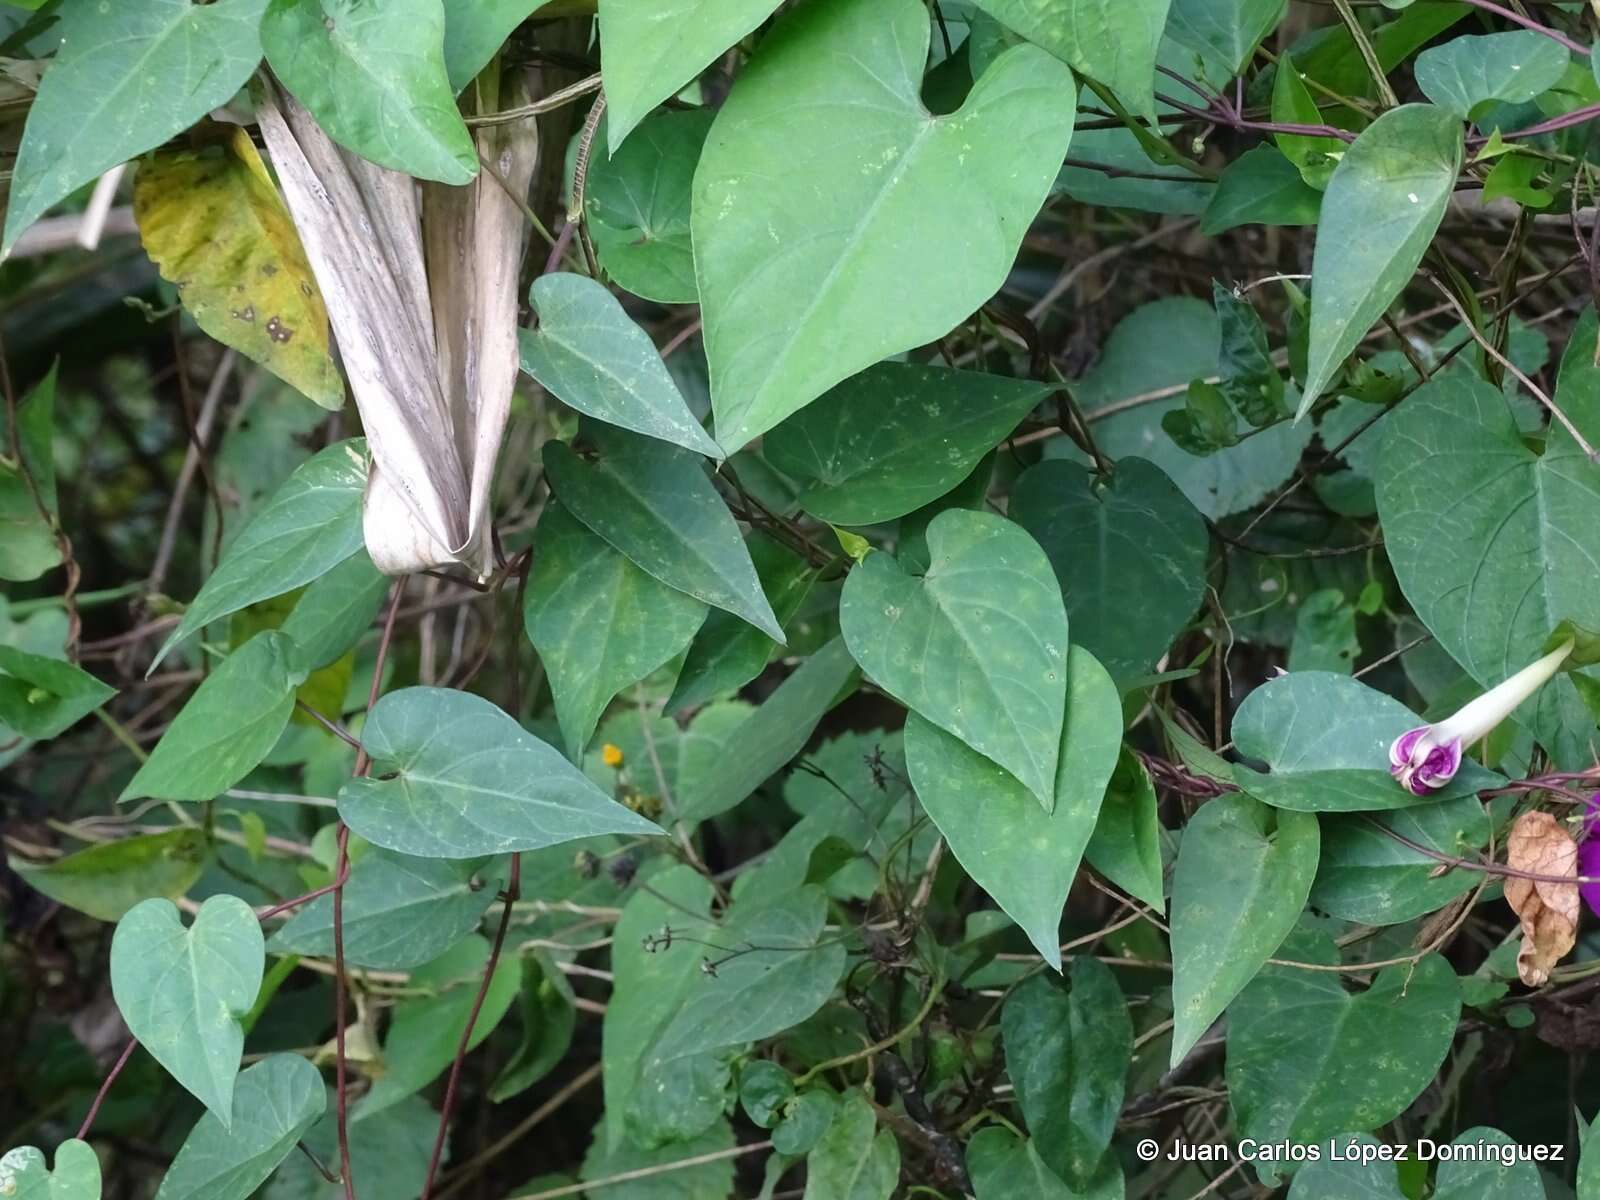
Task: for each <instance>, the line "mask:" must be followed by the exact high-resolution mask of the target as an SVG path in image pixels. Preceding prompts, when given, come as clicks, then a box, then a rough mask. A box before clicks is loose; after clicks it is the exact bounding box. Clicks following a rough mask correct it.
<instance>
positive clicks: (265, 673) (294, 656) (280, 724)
mask: <svg viewBox="0 0 1600 1200" xmlns="http://www.w3.org/2000/svg"><path fill="white" fill-rule="evenodd" d="M308 674H309V672H307V670H306V667H305V663H304V662H303V661H302V659H301V657H300V652H299V649H298V648H297V647H296V646H295V644H294V643H293V642H292V641H290V640H289V639H288V638H287V637H285V636H284V635H283V634H281V633H279V632H277V631H275V630H268V631H267V632H265V633H258V634H256V635H255V637H253V638H251V639H250V640H249V641H248V642H246V643H245V644H244V645H242V646H240V647H239V648H238V649H237V650H235V651H234V652H233V653H232V654H230V655H228V657H227V658H225V659H224V660H223V661H222V665H221V666H219V667H218V668H217V669H216V670H215V671H213V672H212V673H211V674H210V675H208V676H207V677H206V679H205V681H204V682H203V683H201V685H200V686H199V687H198V688H196V689H195V693H194V695H193V696H191V697H189V702H188V703H187V704H185V705H184V706H183V708H182V710H181V711H180V712H179V713H178V715H177V717H176V718H175V719H174V720H173V722H172V724H171V725H170V726H168V727H167V731H166V733H164V734H162V735H161V740H160V741H159V742H157V743H156V748H155V750H153V751H152V752H151V754H150V757H149V758H148V759H147V760H146V761H145V762H144V763H143V764H142V765H141V766H140V767H139V770H138V772H137V773H136V774H135V775H134V777H133V778H132V779H130V780H128V786H127V787H125V788H123V789H122V794H121V795H120V796H118V797H117V800H118V802H119V803H120V802H121V801H124V800H138V799H140V798H141V797H143V796H154V797H157V798H158V799H161V800H210V799H211V798H212V797H214V796H216V795H218V794H220V793H222V792H225V791H227V790H228V789H229V788H231V787H232V786H233V785H234V784H236V783H238V782H239V780H241V779H243V778H244V777H245V776H246V775H248V774H249V773H250V772H251V771H252V770H254V769H255V768H256V766H257V765H258V764H259V763H260V762H261V760H262V759H263V758H265V757H266V756H267V754H268V753H269V752H271V750H272V748H273V746H275V745H277V744H278V738H279V737H281V736H282V735H283V729H284V726H285V725H287V724H288V723H289V714H290V713H292V712H293V711H294V694H295V689H296V688H298V687H299V686H300V685H301V684H302V683H304V682H305V681H306V676H307V675H308Z"/></svg>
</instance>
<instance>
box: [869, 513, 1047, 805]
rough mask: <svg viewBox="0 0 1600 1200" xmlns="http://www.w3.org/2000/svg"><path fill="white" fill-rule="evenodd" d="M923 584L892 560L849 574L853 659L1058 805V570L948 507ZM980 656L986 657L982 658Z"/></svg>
mask: <svg viewBox="0 0 1600 1200" xmlns="http://www.w3.org/2000/svg"><path fill="white" fill-rule="evenodd" d="M928 550H929V553H930V556H931V559H932V565H931V566H930V567H929V568H928V572H927V574H925V575H924V576H922V577H921V578H920V579H918V578H915V577H913V576H911V575H907V574H906V573H905V571H904V569H903V568H902V567H901V566H900V564H899V563H897V562H896V561H895V560H894V559H893V558H891V557H890V556H889V555H887V554H870V555H868V556H867V559H866V561H865V562H863V563H862V564H861V565H860V566H858V567H856V568H855V569H854V570H853V571H851V572H850V574H849V576H848V578H846V580H845V585H844V594H843V596H842V597H841V599H840V603H839V625H840V629H841V631H842V632H843V634H844V639H845V642H846V643H847V644H848V645H849V647H850V653H851V654H852V655H853V656H854V657H855V660H856V661H857V662H858V663H860V664H861V667H862V669H863V670H864V671H865V672H866V673H867V675H868V677H869V678H871V679H872V681H873V682H874V683H876V684H877V685H878V686H879V687H881V688H883V689H884V690H885V691H886V692H888V693H889V694H890V695H891V696H893V697H894V698H895V699H896V700H898V701H900V702H901V703H902V704H904V705H905V706H906V707H907V708H910V709H912V710H913V711H915V712H917V713H919V714H920V715H921V716H923V717H925V718H926V719H927V720H929V721H931V722H932V723H933V724H935V725H937V726H939V727H940V728H941V729H943V730H945V731H946V732H948V733H953V734H955V735H956V737H958V738H960V739H961V740H962V741H963V742H965V743H966V744H967V745H969V746H971V747H972V748H973V749H974V750H976V751H978V752H979V753H980V754H983V755H986V756H987V757H989V758H991V759H993V760H994V761H995V762H997V763H999V764H1000V765H1001V766H1002V767H1004V768H1005V769H1006V770H1008V771H1010V772H1011V773H1012V774H1013V775H1015V776H1016V777H1017V778H1018V779H1019V780H1021V782H1022V783H1023V784H1024V786H1026V787H1027V789H1028V790H1029V791H1030V792H1032V793H1033V794H1034V795H1035V796H1036V797H1038V800H1039V803H1040V804H1042V805H1043V806H1044V808H1045V811H1046V812H1049V811H1050V809H1051V807H1052V805H1053V804H1054V798H1055V779H1056V763H1057V759H1058V756H1059V753H1060V746H1061V724H1062V720H1063V718H1064V715H1065V711H1066V665H1067V662H1066V659H1067V614H1066V610H1065V609H1064V608H1063V606H1062V603H1061V589H1060V587H1059V586H1058V585H1057V584H1056V580H1055V575H1054V573H1053V572H1052V571H1051V569H1050V563H1049V561H1048V560H1047V559H1046V558H1045V556H1044V553H1043V552H1042V551H1041V550H1040V549H1039V545H1038V543H1037V542H1035V541H1034V540H1033V539H1032V538H1030V537H1029V536H1028V535H1027V534H1026V533H1024V532H1023V531H1022V530H1021V529H1020V528H1018V527H1017V526H1016V525H1014V524H1012V523H1011V522H1009V521H1006V520H1004V519H1003V518H1001V517H997V516H994V515H993V514H990V513H975V512H967V511H965V510H962V509H950V510H948V511H946V512H942V513H940V514H939V515H938V516H937V517H935V518H934V519H933V521H932V522H931V523H930V524H929V525H928ZM980 648H981V649H980Z"/></svg>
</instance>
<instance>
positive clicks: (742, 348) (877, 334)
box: [602, 0, 1075, 453]
mask: <svg viewBox="0 0 1600 1200" xmlns="http://www.w3.org/2000/svg"><path fill="white" fill-rule="evenodd" d="M648 2H649V3H650V7H651V10H652V13H653V14H654V13H657V12H659V10H660V5H659V3H657V0H648ZM602 23H603V22H602ZM929 33H930V23H929V20H928V14H927V11H926V9H925V8H924V7H923V5H922V4H921V3H919V0H820V2H819V3H814V4H807V5H804V6H802V7H800V8H798V9H796V10H795V11H793V12H791V13H789V14H787V15H786V16H785V17H783V18H782V19H780V21H779V22H778V24H777V26H776V27H775V28H774V29H773V31H772V32H771V33H770V34H768V35H767V37H766V38H765V39H763V41H762V43H761V45H760V47H759V48H758V49H757V51H756V53H755V55H754V56H753V57H752V59H751V61H750V63H749V65H748V66H747V67H746V68H745V70H744V71H743V73H742V74H741V75H740V76H739V79H738V81H737V83H736V84H735V85H734V88H733V91H732V94H731V95H730V96H729V97H728V101H727V103H726V104H725V105H724V106H723V108H722V110H721V112H719V113H718V114H717V120H716V124H715V125H714V126H713V127H712V131H711V137H710V139H709V140H708V141H707V142H706V147H705V152H704V153H703V154H702V155H701V158H700V166H699V169H698V170H697V172H696V174H695V197H694V218H693V228H694V248H695V271H696V274H697V275H698V279H699V291H700V303H701V311H702V312H703V314H704V318H705V340H706V353H707V357H708V359H709V362H710V368H711V397H712V407H713V409H714V410H715V412H716V432H717V440H718V442H720V443H721V444H722V446H723V448H724V449H726V450H727V451H728V452H730V453H732V452H733V451H735V450H737V449H739V448H740V447H741V446H743V445H745V443H747V442H749V441H750V440H751V439H752V438H754V437H756V436H758V435H759V434H761V433H764V432H765V431H767V430H768V429H771V428H772V427H773V426H774V425H776V424H777V423H778V422H779V421H782V420H783V419H784V418H785V417H787V416H789V414H791V413H793V412H796V411H798V410H799V409H801V408H803V407H804V406H805V405H807V404H809V403H810V402H811V401H812V400H814V399H816V398H817V397H818V396H820V395H821V394H822V393H823V392H825V391H827V390H828V389H829V388H830V387H832V386H833V385H834V384H836V383H838V382H840V381H841V380H843V379H846V378H848V377H849V376H851V375H853V374H855V373H856V372H857V371H860V370H862V369H863V368H864V367H867V366H869V365H871V364H872V363H875V362H877V361H879V360H880V359H883V358H886V357H888V356H889V355H891V354H895V353H897V352H899V351H903V350H908V349H910V348H912V347H914V346H919V345H922V344H923V343H925V342H928V341H929V340H931V339H933V338H937V337H941V336H943V335H944V334H945V333H946V332H947V331H948V330H949V329H950V328H951V327H952V326H954V325H955V324H957V323H958V322H960V321H962V320H964V319H965V318H966V317H967V316H968V315H969V314H971V312H972V311H973V309H975V308H977V307H978V306H979V305H980V304H982V303H983V302H984V301H986V300H987V299H988V298H989V297H990V296H992V295H993V294H994V293H995V292H996V291H997V290H998V289H999V287H1000V285H1001V284H1002V283H1003V282H1004V281H1005V278H1006V276H1007V274H1008V273H1009V272H1010V270H1011V266H1012V262H1013V260H1014V259H1015V257H1016V253H1017V248H1018V246H1019V244H1020V240H1021V237H1022V234H1023V232H1024V230H1025V229H1026V228H1027V226H1028V223H1029V222H1030V221H1032V220H1033V218H1034V216H1035V215H1036V214H1037V213H1038V211H1039V207H1040V205H1041V204H1042V203H1043V201H1044V199H1045V196H1046V193H1047V192H1048V190H1049V186H1050V181H1051V180H1052V179H1054V178H1055V175H1056V171H1057V169H1058V168H1059V167H1060V165H1061V159H1062V156H1063V155H1064V154H1065V153H1066V149H1067V142H1068V140H1069V139H1070V137H1071V135H1072V120H1073V114H1074V111H1075V104H1074V90H1075V89H1074V84H1073V81H1072V77H1071V75H1070V73H1069V72H1068V71H1067V69H1066V67H1064V66H1063V65H1062V64H1060V63H1059V62H1057V61H1055V60H1054V59H1052V58H1051V57H1050V56H1049V55H1048V54H1046V53H1045V52H1044V51H1042V50H1039V49H1038V48H1036V47H1033V46H1014V47H1012V48H1011V49H1009V50H1007V51H1005V52H1004V53H1003V54H1001V55H1000V57H999V58H997V59H996V60H995V61H994V63H993V64H992V65H991V66H990V68H989V70H988V71H986V72H985V73H984V75H983V77H982V78H981V79H979V80H978V81H977V83H976V84H975V85H974V86H973V88H972V91H971V93H970V94H969V95H968V97H967V101H966V103H965V104H964V105H963V106H962V107H961V109H960V110H959V111H957V112H955V113H952V114H950V115H949V116H941V117H934V116H930V114H929V113H928V112H927V110H926V109H924V108H923V106H922V100H921V98H920V95H919V88H920V85H921V81H922V72H923V66H924V64H925V62H926V60H927V51H928V38H929ZM841 113H849V114H850V122H851V131H850V137H849V138H848V139H841V138H840V136H839V119H840V114H841ZM974 229H981V230H982V234H983V236H981V237H972V236H971V233H972V231H973V230H974ZM929 246H938V247H940V252H939V253H937V254H929V253H928V252H927V249H928V247H929Z"/></svg>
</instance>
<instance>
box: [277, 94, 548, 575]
mask: <svg viewBox="0 0 1600 1200" xmlns="http://www.w3.org/2000/svg"><path fill="white" fill-rule="evenodd" d="M499 98H500V100H502V101H504V102H505V106H508V107H509V106H514V105H515V103H517V102H518V101H519V100H522V99H525V96H523V95H522V94H521V87H520V82H519V81H518V80H517V79H515V78H514V77H508V78H507V79H506V80H505V81H504V85H503V89H502V95H501V96H500V97H499ZM257 115H258V117H259V119H260V123H261V132H262V136H263V138H264V139H265V141H266V144H267V149H268V151H269V152H270V153H271V155H272V160H273V164H274V165H275V166H276V167H277V170H278V176H279V179H280V180H281V181H282V183H283V190H284V195H285V198H286V199H287V200H288V204H289V210H290V212H291V213H292V214H293V216H294V222H295V225H296V227H297V228H298V229H299V231H300V236H301V239H302V241H303V242H304V243H305V248H306V254H307V256H308V257H309V258H310V260H311V265H312V269H313V270H314V272H315V273H316V277H317V281H318V283H319V284H320V285H321V288H322V293H323V296H324V297H325V299H326V301H327V306H328V318H329V321H330V322H331V323H332V325H333V332H334V337H335V338H336V340H337V341H338V343H339V350H340V353H341V355H342V356H343V358H344V364H345V370H346V371H347V372H348V374H349V376H350V384H351V390H352V391H353V392H354V393H355V399H356V407H357V408H358V409H360V411H361V423H362V426H363V428H364V430H365V432H366V435H367V441H368V444H369V445H370V447H371V449H372V457H373V469H372V471H371V474H370V476H369V482H368V484H367V494H366V501H365V504H364V506H363V513H362V528H363V532H364V534H365V536H366V542H367V551H368V553H369V554H370V555H371V556H372V561H373V562H374V563H375V564H376V565H377V566H378V568H379V569H380V570H382V571H384V572H385V573H386V574H390V575H399V574H405V573H407V572H410V571H416V570H421V569H424V568H428V567H440V566H446V565H449V564H451V563H461V564H462V565H464V566H466V567H467V568H468V569H469V570H472V571H473V572H475V573H476V574H478V575H479V576H480V577H482V576H484V575H487V574H488V572H489V569H490V566H491V563H492V557H491V547H490V539H489V537H488V512H487V510H488V495H489V481H490V477H491V475H492V473H493V471H494V463H495V458H496V456H497V455H498V453H499V449H500V440H501V436H502V434H503V433H504V431H505V424H506V418H507V416H508V415H509V412H510V405H511V391H512V387H513V386H514V384H515V382H516V374H517V343H516V322H517V289H516V285H517V278H516V265H517V264H518V263H519V262H520V261H521V257H522V256H521V254H520V252H519V250H518V247H519V246H520V243H521V239H522V237H523V216H522V208H521V205H520V203H519V201H518V199H517V197H520V196H522V195H523V194H525V193H526V191H527V189H528V184H529V182H530V180H531V179H532V176H533V169H534V163H535V159H536V157H537V151H538V140H537V134H536V132H535V126H534V125H533V124H532V122H518V123H515V124H511V125H502V126H495V127H491V128H488V129H485V130H482V131H480V133H479V135H478V152H479V154H480V155H481V156H482V157H483V159H484V161H486V162H487V163H489V164H490V165H491V167H492V174H491V172H490V171H482V172H479V174H478V176H477V177H476V178H475V179H474V180H473V181H472V182H471V183H469V184H466V185H465V186H463V187H447V186H445V185H442V184H425V185H423V188H422V189H421V195H420V196H419V189H418V187H417V184H416V182H415V181H414V180H412V179H411V178H410V177H409V176H406V175H403V174H400V173H399V172H396V171H391V170H388V169H387V168H384V167H379V166H377V165H375V164H373V163H370V162H368V161H366V160H365V159H362V158H359V157H357V156H356V155H354V154H351V153H350V152H349V151H346V150H344V149H342V148H340V147H339V146H337V145H335V144H334V143H333V142H332V141H331V140H330V139H329V138H328V136H327V134H325V133H324V132H323V131H322V129H321V128H320V127H319V126H318V125H317V123H316V121H315V120H313V119H312V117H311V115H310V114H309V113H308V112H306V110H305V109H304V108H302V107H301V106H300V105H299V103H298V102H297V101H296V100H295V99H294V97H292V96H290V95H288V94H287V93H284V92H281V91H279V90H278V88H277V87H276V85H275V84H274V83H273V82H272V81H271V80H270V79H268V80H264V81H263V85H262V87H261V89H260V96H259V102H258V105H257Z"/></svg>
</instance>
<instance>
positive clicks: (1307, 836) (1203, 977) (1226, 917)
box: [1172, 792, 1319, 1066]
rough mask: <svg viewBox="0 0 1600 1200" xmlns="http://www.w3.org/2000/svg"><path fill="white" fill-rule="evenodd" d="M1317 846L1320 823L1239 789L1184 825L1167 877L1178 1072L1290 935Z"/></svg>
mask: <svg viewBox="0 0 1600 1200" xmlns="http://www.w3.org/2000/svg"><path fill="white" fill-rule="evenodd" d="M1318 844H1319V831H1318V828H1317V819H1316V817H1314V816H1312V815H1311V814H1310V813H1300V812H1290V811H1287V810H1282V811H1280V810H1278V809H1272V808H1268V807H1267V806H1266V805H1264V804H1262V803H1260V802H1259V801H1256V800H1253V799H1251V798H1250V797H1249V796H1246V795H1245V794H1243V793H1242V792H1232V793H1230V794H1228V795H1225V796H1218V797H1217V798H1216V799H1215V800H1211V801H1208V802H1207V803H1206V804H1205V806H1204V807H1202V808H1201V809H1200V811H1199V812H1198V813H1196V814H1195V815H1194V817H1193V818H1192V819H1191V820H1190V821H1189V825H1188V827H1187V828H1186V829H1185V830H1184V831H1183V843H1182V845H1181V846H1180V847H1179V849H1178V861H1177V865H1176V866H1175V867H1174V868H1173V875H1172V1008H1173V1029H1172V1063H1173V1065H1174V1066H1176V1065H1177V1063H1178V1062H1179V1061H1181V1060H1182V1058H1183V1056H1184V1055H1185V1054H1187V1053H1189V1051H1190V1050H1191V1049H1193V1047H1194V1044H1195V1043H1196V1042H1198V1041H1199V1040H1200V1038H1201V1036H1202V1035H1203V1034H1204V1033H1205V1031H1206V1030H1207V1029H1208V1028H1209V1027H1210V1025H1211V1022H1212V1021H1215V1020H1216V1019H1217V1018H1218V1017H1219V1016H1221V1015H1222V1010H1223V1009H1225V1008H1227V1007H1228V1004H1229V1003H1230V1002H1231V1001H1232V1000H1233V998H1234V997H1235V996H1237V995H1238V994H1239V991H1240V989H1242V988H1243V987H1244V985H1245V984H1247V983H1249V982H1250V980H1251V979H1252V978H1253V977H1254V976H1255V973H1256V972H1257V971H1258V970H1260V969H1261V964H1262V963H1264V962H1266V961H1267V959H1268V958H1269V957H1270V956H1271V955H1272V952H1273V951H1275V950H1276V949H1277V948H1278V946H1279V944H1280V943H1281V942H1282V941H1283V939H1284V938H1285V937H1287V936H1288V934H1289V931H1290V930H1291V929H1293V928H1294V923H1295V921H1296V920H1298V919H1299V917H1300V912H1301V910H1302V909H1303V908H1305V906H1306V895H1307V894H1308V893H1309V892H1310V891H1311V881H1312V879H1313V878H1315V876H1316V873H1317V850H1318Z"/></svg>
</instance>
